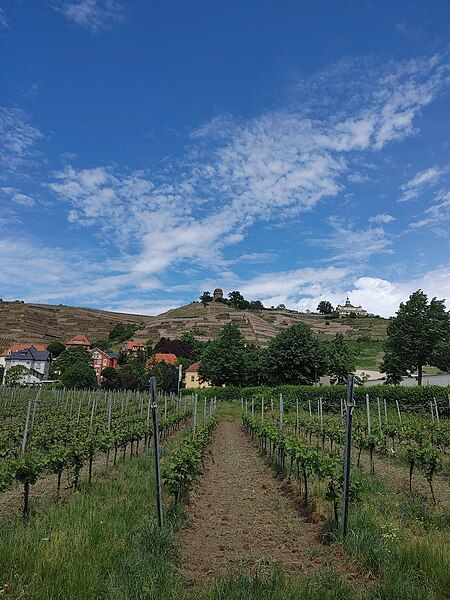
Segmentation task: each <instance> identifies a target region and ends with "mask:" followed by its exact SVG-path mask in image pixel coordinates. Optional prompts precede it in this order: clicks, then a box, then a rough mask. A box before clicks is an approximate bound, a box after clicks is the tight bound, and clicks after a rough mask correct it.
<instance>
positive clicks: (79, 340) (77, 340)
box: [66, 335, 92, 350]
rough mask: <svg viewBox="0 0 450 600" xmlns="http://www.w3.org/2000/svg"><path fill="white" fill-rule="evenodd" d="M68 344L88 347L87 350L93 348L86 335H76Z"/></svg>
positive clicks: (69, 345)
mask: <svg viewBox="0 0 450 600" xmlns="http://www.w3.org/2000/svg"><path fill="white" fill-rule="evenodd" d="M66 346H68V347H69V348H70V347H72V348H73V347H78V348H86V350H92V344H91V342H90V341H89V340H88V338H87V337H86V336H85V335H76V336H74V337H73V338H71V339H70V340H68V341H67V342H66Z"/></svg>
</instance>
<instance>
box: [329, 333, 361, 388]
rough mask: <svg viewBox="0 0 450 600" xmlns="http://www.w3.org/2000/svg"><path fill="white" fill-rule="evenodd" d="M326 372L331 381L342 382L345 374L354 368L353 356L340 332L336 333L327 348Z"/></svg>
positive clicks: (344, 379)
mask: <svg viewBox="0 0 450 600" xmlns="http://www.w3.org/2000/svg"><path fill="white" fill-rule="evenodd" d="M328 350H329V351H328V374H329V375H330V376H331V382H332V383H337V384H338V385H339V384H344V383H345V382H346V380H347V375H348V374H349V373H351V372H352V371H354V370H355V366H356V363H355V357H354V354H353V351H352V349H351V348H350V346H349V345H348V344H347V342H346V341H345V339H344V336H343V335H342V333H337V334H336V335H335V336H334V338H333V339H332V340H331V343H330V346H329V349H328Z"/></svg>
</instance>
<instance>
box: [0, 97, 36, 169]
mask: <svg viewBox="0 0 450 600" xmlns="http://www.w3.org/2000/svg"><path fill="white" fill-rule="evenodd" d="M43 137H44V136H43V135H42V133H41V132H40V131H39V129H38V128H37V127H35V126H34V125H32V124H31V122H30V118H29V116H28V115H27V113H26V112H25V111H23V110H22V109H20V108H6V107H0V164H1V165H2V166H3V167H4V168H5V169H7V170H15V169H17V168H18V167H19V166H21V165H23V164H24V163H25V162H26V161H28V160H30V159H31V158H32V157H33V156H34V155H35V149H34V146H35V144H36V142H38V141H39V140H40V139H42V138H43Z"/></svg>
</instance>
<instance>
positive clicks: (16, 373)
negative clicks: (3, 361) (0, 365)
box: [5, 365, 28, 387]
mask: <svg viewBox="0 0 450 600" xmlns="http://www.w3.org/2000/svg"><path fill="white" fill-rule="evenodd" d="M27 373H28V369H27V368H26V367H24V366H23V365H14V367H10V368H9V369H8V370H7V371H6V374H5V385H7V386H10V387H14V386H16V385H20V383H21V381H22V378H23V377H24V376H25V375H26V374H27Z"/></svg>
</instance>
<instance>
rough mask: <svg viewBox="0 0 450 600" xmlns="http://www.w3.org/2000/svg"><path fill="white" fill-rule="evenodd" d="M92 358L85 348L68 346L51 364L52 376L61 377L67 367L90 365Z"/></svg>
mask: <svg viewBox="0 0 450 600" xmlns="http://www.w3.org/2000/svg"><path fill="white" fill-rule="evenodd" d="M91 361H92V357H91V355H90V353H89V352H88V350H86V348H83V347H81V346H69V347H67V348H66V349H65V350H64V352H62V353H61V354H60V355H59V356H58V358H57V359H55V360H54V361H53V363H52V374H53V375H54V376H58V375H62V374H63V373H64V372H65V371H66V370H67V369H68V368H69V367H71V366H72V365H74V364H77V363H82V364H85V365H90V364H91Z"/></svg>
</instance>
